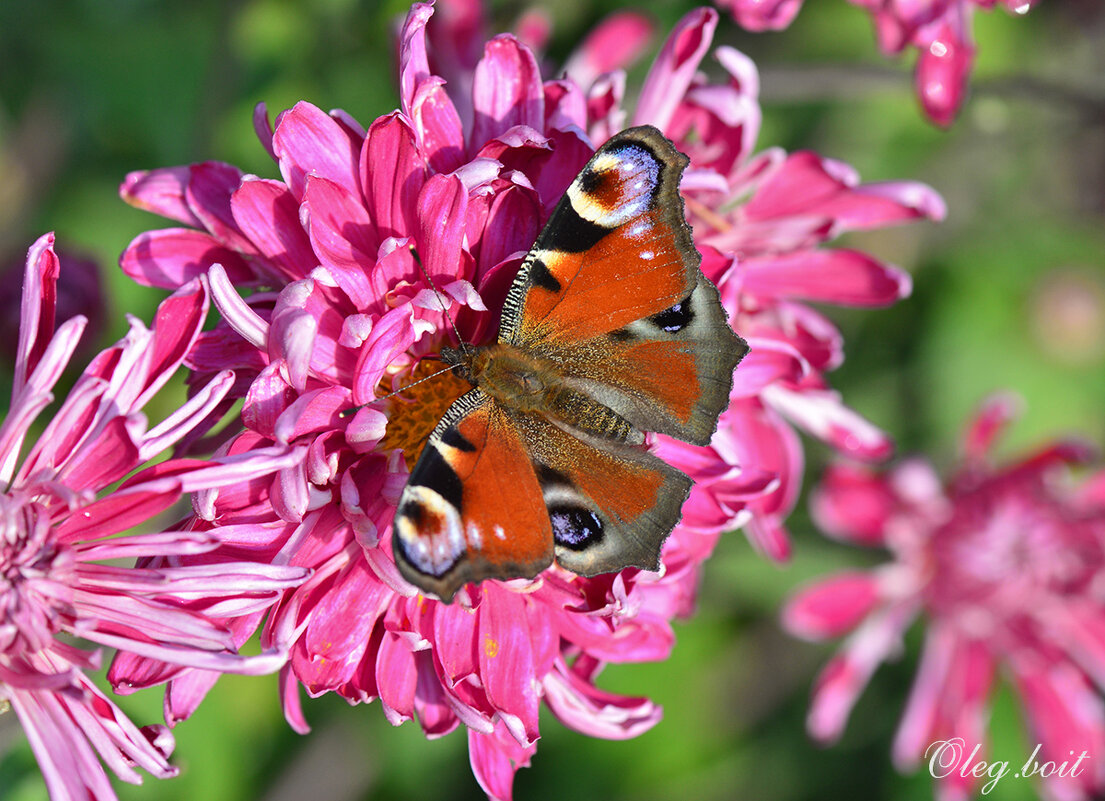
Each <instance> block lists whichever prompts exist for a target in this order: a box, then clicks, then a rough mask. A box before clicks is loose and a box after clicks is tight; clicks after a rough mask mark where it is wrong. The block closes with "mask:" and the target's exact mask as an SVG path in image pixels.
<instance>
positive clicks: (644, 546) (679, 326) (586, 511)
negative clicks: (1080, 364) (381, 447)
mask: <svg viewBox="0 0 1105 801" xmlns="http://www.w3.org/2000/svg"><path fill="white" fill-rule="evenodd" d="M686 161H687V160H686V157H685V156H683V155H682V154H681V153H679V152H678V151H676V150H675V148H674V147H673V146H672V145H671V143H670V142H668V141H667V140H666V139H665V138H664V137H663V136H662V135H661V134H660V133H659V131H657V130H656V129H654V128H650V127H647V126H646V127H641V128H635V129H630V130H628V131H624V132H622V133H621V134H618V135H616V136H615V137H613V138H612V139H611V140H610V141H609V142H607V143H606V144H605V145H604V146H603V147H602V148H600V149H599V150H598V151H597V152H596V154H595V156H594V157H593V158H592V159H591V161H590V162H589V163H588V165H587V166H586V167H584V169H583V171H582V172H581V173H580V175H579V177H577V178H576V179H575V181H574V182H573V183H572V185H571V186H570V187H569V189H568V191H567V193H566V194H565V196H564V198H563V199H562V200H561V202H560V204H559V205H558V206H557V208H556V209H555V210H554V212H553V214H552V216H551V217H550V219H549V222H548V224H547V225H546V227H545V229H544V231H543V232H542V233H541V235H540V236H539V237H538V239H537V242H536V243H535V244H534V246H533V249H532V250H531V251H530V253H529V254H528V255H527V257H526V259H525V260H524V262H523V264H522V267H521V269H520V270H519V273H518V276H517V278H516V279H515V281H514V283H513V285H512V286H511V289H510V292H509V294H508V295H507V299H506V302H505V304H504V309H503V316H502V322H501V324H500V329H499V337H498V342H496V343H494V344H490V345H485V346H478V347H477V346H469V345H465V346H462V347H461V348H459V349H446V350H445V351H443V353H442V358H443V359H444V360H445V361H446V363H448V364H451V365H454V366H455V367H456V369H457V371H458V372H459V373H460V374H461V375H462V376H464V377H465V378H466V379H468V381H469V382H470V383H471V384H472V386H473V389H472V390H471V391H469V392H468V393H466V394H465V395H463V396H462V397H461V398H460V399H459V400H457V401H456V402H455V403H454V404H453V406H452V407H450V409H449V410H448V412H447V413H446V414H445V416H444V417H443V418H442V419H441V421H440V422H439V423H438V425H437V427H436V428H435V429H434V432H433V433H432V434H431V436H430V439H429V441H428V442H427V444H426V447H425V448H424V450H423V452H422V455H421V456H420V457H419V460H418V462H417V464H416V465H415V467H414V469H413V470H412V472H411V475H410V478H409V479H408V483H407V487H406V488H405V489H404V492H403V495H402V497H401V498H400V502H399V507H398V510H397V512H396V517H395V523H394V526H393V545H394V552H395V556H396V563H397V565H398V566H399V569H400V571H401V572H402V573H403V575H404V577H406V578H407V579H408V580H409V581H411V582H412V583H414V584H416V585H417V586H419V587H420V588H421V589H423V590H424V591H427V592H431V593H434V594H436V595H438V596H439V597H441V598H443V599H444V600H446V601H448V600H450V599H451V598H452V597H453V595H454V594H455V592H456V591H457V590H458V589H459V588H460V587H461V586H462V585H463V584H464V583H465V582H468V581H479V580H481V579H484V578H514V577H533V576H535V575H537V574H538V573H539V572H540V571H541V570H543V569H545V568H546V567H548V566H549V564H550V563H551V562H552V560H553V558H554V556H555V558H556V561H557V562H558V563H559V564H560V565H561V566H563V567H565V568H567V569H569V570H572V571H574V572H577V573H580V574H582V575H595V574H598V573H604V572H612V571H616V570H620V569H622V568H625V567H629V566H637V567H642V568H645V569H651V570H655V569H658V567H659V563H660V562H659V559H660V548H661V546H662V544H663V541H664V539H665V538H666V537H667V535H668V534H669V533H670V532H671V530H672V528H674V526H675V524H676V523H677V522H678V520H679V515H680V508H681V507H682V504H683V502H684V501H685V500H686V498H687V495H688V493H689V491H690V487H691V480H690V479H689V478H688V477H687V476H686V475H684V474H683V473H681V472H680V471H678V470H676V469H675V468H673V467H671V466H670V465H667V464H666V463H664V462H663V461H661V460H660V459H658V458H657V457H656V456H654V455H653V454H651V453H650V452H649V451H648V449H647V447H646V446H645V432H650V431H651V432H659V433H664V434H668V435H670V436H673V437H676V438H678V439H682V440H684V441H686V442H691V443H694V444H698V445H705V444H707V443H708V442H709V440H710V437H711V435H712V434H713V431H714V429H715V428H716V426H717V418H718V415H719V414H720V413H721V411H722V410H723V409H724V408H725V407H726V406H727V405H728V402H729V392H730V390H731V388H732V380H733V379H732V373H733V369H734V368H735V367H736V365H737V363H738V362H739V361H740V359H741V357H742V356H743V355H744V353H745V352H746V350H747V346H746V345H745V344H744V342H743V340H741V339H740V338H739V337H737V336H736V334H734V333H733V331H732V329H731V328H730V327H729V325H728V322H727V319H726V314H725V312H724V310H723V309H722V307H721V303H720V300H719V297H718V292H717V289H716V288H715V287H714V286H713V284H711V283H710V282H709V280H707V279H706V278H705V276H703V274H702V272H701V270H700V269H699V262H700V260H701V257H700V256H699V254H698V253H697V251H696V250H695V249H694V245H693V243H692V240H691V236H690V229H689V227H688V226H687V224H686V222H685V220H684V218H683V204H682V199H681V198H680V197H679V194H678V183H679V177H680V174H681V172H682V169H683V168H684V166H685V165H686Z"/></svg>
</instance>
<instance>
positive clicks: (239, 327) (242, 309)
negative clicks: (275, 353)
mask: <svg viewBox="0 0 1105 801" xmlns="http://www.w3.org/2000/svg"><path fill="white" fill-rule="evenodd" d="M207 279H208V285H209V286H210V288H211V299H212V300H214V301H215V305H216V306H218V309H219V312H220V313H221V314H222V316H223V319H225V320H226V322H227V323H228V324H229V325H230V326H231V328H233V329H234V330H235V331H236V332H237V333H238V334H239V335H241V337H242V338H243V339H245V340H246V341H247V342H248V343H249V344H251V345H253V346H254V347H255V348H265V347H266V346H267V343H268V338H269V323H268V321H267V320H264V319H263V318H262V317H261V316H260V315H258V314H257V312H255V311H253V309H251V308H250V307H249V305H248V304H247V303H246V302H245V301H244V300H242V297H241V295H239V294H238V293H237V291H235V289H234V279H233V278H232V277H231V276H230V275H228V274H227V272H226V270H224V269H223V266H222V265H221V264H214V265H212V266H211V270H210V271H209V272H208V274H207Z"/></svg>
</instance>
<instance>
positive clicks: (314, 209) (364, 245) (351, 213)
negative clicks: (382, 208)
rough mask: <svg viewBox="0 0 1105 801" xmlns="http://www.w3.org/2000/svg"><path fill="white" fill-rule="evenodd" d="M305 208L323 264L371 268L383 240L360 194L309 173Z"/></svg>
mask: <svg viewBox="0 0 1105 801" xmlns="http://www.w3.org/2000/svg"><path fill="white" fill-rule="evenodd" d="M302 212H303V220H304V225H305V226H306V228H307V234H308V236H309V237H310V240H311V246H312V249H313V250H314V252H315V254H317V256H318V258H319V260H320V261H321V263H322V264H325V265H327V266H330V267H334V268H335V269H337V270H348V271H350V272H361V271H368V270H369V269H370V268H371V267H372V265H373V264H375V262H376V251H377V250H379V248H380V243H379V242H378V241H377V240H376V232H375V230H373V225H372V221H371V220H370V219H369V216H368V212H367V211H365V208H364V206H363V205H362V204H361V201H360V198H359V197H356V196H354V195H353V194H352V193H350V192H349V191H348V190H347V189H345V188H344V187H342V186H341V185H340V184H338V183H335V182H333V181H330V180H327V179H326V178H320V177H318V176H317V175H309V176H307V184H306V188H305V190H304V192H303V209H302Z"/></svg>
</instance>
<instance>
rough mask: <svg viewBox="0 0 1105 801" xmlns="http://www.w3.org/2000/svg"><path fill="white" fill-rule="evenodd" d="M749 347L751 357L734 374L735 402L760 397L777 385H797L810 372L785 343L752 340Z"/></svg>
mask: <svg viewBox="0 0 1105 801" xmlns="http://www.w3.org/2000/svg"><path fill="white" fill-rule="evenodd" d="M748 345H749V349H748V355H746V356H745V357H744V358H743V359H741V362H740V364H739V365H738V366H737V370H736V372H735V373H734V374H733V392H732V396H733V397H735V398H750V397H754V396H756V395H759V394H760V393H761V392H762V391H763V390H764V388H765V387H768V386H770V385H771V384H774V383H775V382H777V381H783V382H788V383H796V382H798V381H801V380H802V378H803V377H804V376H805V375H806V373H807V372H808V371H809V365H808V364H807V363H806V360H805V359H803V358H802V356H801V354H799V353H798V352H797V351H796V350H795V349H794V348H792V347H791V346H789V345H787V344H786V343H784V342H778V341H776V340H770V339H757V338H755V337H749V338H748Z"/></svg>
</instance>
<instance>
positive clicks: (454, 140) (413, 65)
mask: <svg viewBox="0 0 1105 801" xmlns="http://www.w3.org/2000/svg"><path fill="white" fill-rule="evenodd" d="M432 14H433V6H431V5H428V4H426V3H415V4H414V5H412V6H411V10H410V11H409V12H408V14H407V19H406V22H405V23H404V24H403V32H402V34H401V36H400V42H399V98H400V103H401V107H402V109H403V113H404V114H405V115H406V117H407V119H409V120H410V121H411V122H412V123H413V125H414V130H415V133H416V135H417V137H418V144H419V150H421V151H422V152H423V153H424V154H425V155H426V161H427V162H428V163H429V165H430V167H431V168H432V169H433V170H435V171H437V172H451V171H452V170H455V169H456V168H457V167H459V166H460V165H461V164H462V163H463V161H464V131H463V128H462V126H461V121H460V115H459V114H458V113H457V109H456V106H454V105H453V101H452V100H451V99H450V98H449V95H448V93H446V91H445V88H444V83H445V82H444V80H443V79H442V78H439V77H437V76H436V75H432V74H431V73H430V67H429V63H428V62H427V60H426V22H427V21H428V20H429V18H430V16H431V15H432Z"/></svg>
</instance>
